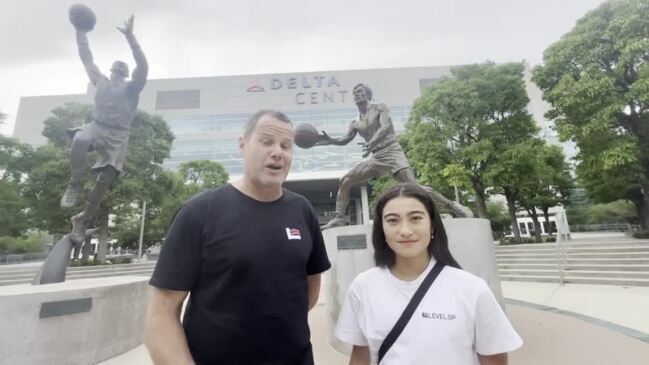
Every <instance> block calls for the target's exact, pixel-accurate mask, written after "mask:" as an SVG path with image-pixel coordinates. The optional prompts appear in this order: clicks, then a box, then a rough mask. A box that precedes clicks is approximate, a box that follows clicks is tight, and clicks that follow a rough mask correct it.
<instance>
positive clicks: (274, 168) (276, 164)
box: [239, 115, 294, 188]
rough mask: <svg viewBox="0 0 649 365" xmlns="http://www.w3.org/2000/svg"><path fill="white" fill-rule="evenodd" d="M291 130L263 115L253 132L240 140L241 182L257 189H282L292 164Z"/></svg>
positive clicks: (288, 125) (286, 125)
mask: <svg viewBox="0 0 649 365" xmlns="http://www.w3.org/2000/svg"><path fill="white" fill-rule="evenodd" d="M293 134H294V131H293V127H292V126H291V125H290V124H288V123H285V122H282V121H281V120H278V119H277V118H275V117H273V116H270V115H264V116H262V117H261V118H260V119H259V121H258V122H257V125H256V127H255V129H254V130H253V132H252V133H251V134H250V136H248V137H245V136H244V137H242V138H241V139H240V140H239V148H240V149H241V152H242V153H243V157H244V179H247V180H248V181H249V182H250V183H251V184H253V185H254V186H256V187H258V188H276V187H278V188H281V186H282V184H283V183H284V180H286V175H288V171H289V170H290V168H291V162H292V161H293Z"/></svg>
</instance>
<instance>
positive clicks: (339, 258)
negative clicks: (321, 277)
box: [323, 218, 504, 354]
mask: <svg viewBox="0 0 649 365" xmlns="http://www.w3.org/2000/svg"><path fill="white" fill-rule="evenodd" d="M444 228H445V229H446V234H447V235H448V240H449V248H450V250H451V254H452V255H453V257H455V259H456V260H457V261H458V263H459V264H460V266H462V268H463V269H464V270H466V271H468V272H470V273H472V274H474V275H477V276H479V277H481V278H482V279H484V280H485V281H486V282H487V284H488V285H489V287H490V288H491V291H492V292H493V293H494V295H495V296H496V299H498V302H499V303H500V305H501V306H502V307H503V308H504V301H503V296H502V290H501V288H500V279H499V276H498V268H497V265H496V254H495V250H494V247H493V246H494V245H493V238H492V234H491V226H490V224H489V221H488V220H487V219H479V218H453V219H445V220H444ZM363 235H364V236H365V247H363V248H359V246H362V244H359V242H358V241H359V238H360V237H361V236H363ZM323 236H324V240H325V245H326V248H327V254H328V255H329V260H330V261H331V265H332V267H331V269H330V270H328V271H327V272H326V274H325V279H326V280H325V281H324V283H325V285H324V295H326V296H327V297H326V305H327V317H328V318H327V319H328V321H327V322H328V328H327V339H328V342H329V343H330V344H331V346H333V347H334V348H335V349H336V350H338V351H340V352H342V353H346V354H349V353H350V352H351V346H349V345H347V344H345V343H343V342H341V341H339V340H338V339H336V338H335V337H334V336H333V328H334V326H335V323H336V320H337V319H338V314H339V313H340V307H341V306H342V302H343V300H344V298H345V293H346V292H347V288H348V287H349V284H351V282H352V281H353V280H354V278H355V277H356V275H358V274H360V273H361V272H363V271H366V270H369V269H370V268H372V267H374V266H375V265H374V248H373V247H372V226H371V225H357V226H345V227H336V228H331V229H327V230H325V231H324V232H323Z"/></svg>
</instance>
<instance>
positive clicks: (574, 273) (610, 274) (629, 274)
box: [564, 270, 649, 280]
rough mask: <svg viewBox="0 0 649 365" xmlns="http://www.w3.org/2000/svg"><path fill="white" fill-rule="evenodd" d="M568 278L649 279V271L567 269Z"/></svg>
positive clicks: (566, 275)
mask: <svg viewBox="0 0 649 365" xmlns="http://www.w3.org/2000/svg"><path fill="white" fill-rule="evenodd" d="M564 273H565V277H567V278H573V277H577V278H600V277H604V278H633V279H645V280H649V272H641V271H593V270H565V271H564Z"/></svg>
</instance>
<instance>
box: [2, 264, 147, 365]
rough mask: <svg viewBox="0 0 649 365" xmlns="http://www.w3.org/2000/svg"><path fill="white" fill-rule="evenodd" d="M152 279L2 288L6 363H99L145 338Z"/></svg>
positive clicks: (87, 281)
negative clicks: (145, 321) (149, 282)
mask: <svg viewBox="0 0 649 365" xmlns="http://www.w3.org/2000/svg"><path fill="white" fill-rule="evenodd" d="M148 281H149V278H148V277H142V276H117V277H108V278H98V279H78V280H70V281H66V282H64V283H59V284H48V285H39V286H33V285H30V284H20V285H9V286H2V287H0V323H2V331H0V344H2V345H0V346H2V349H3V351H2V358H1V359H0V363H3V364H71V365H72V364H79V365H85V364H96V363H98V362H101V361H104V360H107V359H110V358H113V357H115V356H116V355H119V354H121V353H124V352H126V351H128V350H130V349H132V348H134V347H136V346H139V345H140V344H141V343H142V342H143V340H144V320H145V316H146V309H147V304H148V302H149V297H150V289H149V285H148Z"/></svg>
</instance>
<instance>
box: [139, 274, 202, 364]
mask: <svg viewBox="0 0 649 365" xmlns="http://www.w3.org/2000/svg"><path fill="white" fill-rule="evenodd" d="M187 294H188V292H186V291H178V290H168V289H160V288H156V287H153V297H152V299H151V303H150V304H149V310H148V312H147V318H146V327H145V334H144V343H145V344H146V347H147V348H148V350H149V354H150V355H151V359H152V360H153V363H154V364H194V360H193V359H192V355H191V353H190V352H189V347H188V346H187V338H186V337H185V332H184V331H183V328H182V325H181V324H180V311H181V309H182V305H183V302H184V300H185V298H186V297H187Z"/></svg>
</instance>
